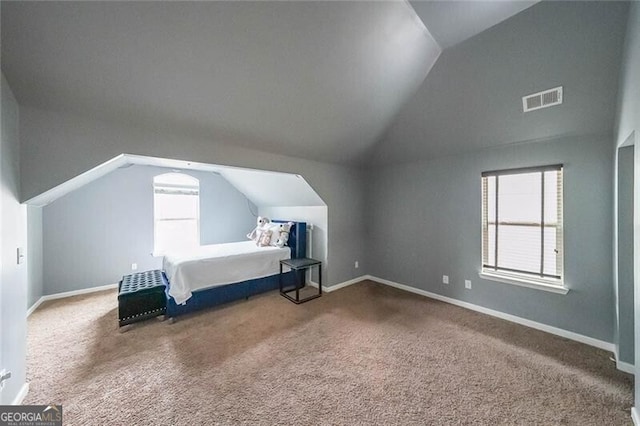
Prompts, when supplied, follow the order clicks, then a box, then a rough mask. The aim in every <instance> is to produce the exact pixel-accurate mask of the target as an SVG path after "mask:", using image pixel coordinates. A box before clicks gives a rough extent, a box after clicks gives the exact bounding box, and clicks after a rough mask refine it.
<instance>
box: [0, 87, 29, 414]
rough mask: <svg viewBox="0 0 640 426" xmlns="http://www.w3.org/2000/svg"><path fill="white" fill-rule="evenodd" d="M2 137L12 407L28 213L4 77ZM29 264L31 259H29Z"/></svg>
mask: <svg viewBox="0 0 640 426" xmlns="http://www.w3.org/2000/svg"><path fill="white" fill-rule="evenodd" d="M1 98H2V114H1V115H2V130H1V137H0V216H1V218H0V230H1V233H2V239H1V241H0V364H1V365H0V369H2V368H6V369H7V370H9V371H11V373H12V374H13V377H12V378H11V379H10V380H8V381H7V383H6V386H5V388H4V389H3V391H2V392H0V404H3V405H4V404H10V403H12V402H13V401H14V399H15V397H16V396H17V395H18V393H19V392H20V389H21V388H22V386H23V385H24V384H25V381H26V342H27V320H26V314H27V264H26V263H22V264H20V265H18V264H17V262H16V249H17V248H18V247H22V248H24V249H26V247H27V209H26V207H25V206H23V205H21V204H20V202H19V195H18V194H19V192H20V154H19V142H18V134H19V133H18V127H19V126H18V123H19V120H18V104H17V102H16V100H15V98H14V96H13V93H11V89H10V88H9V85H8V84H7V81H6V80H5V78H4V75H2V87H1ZM27 261H28V259H27Z"/></svg>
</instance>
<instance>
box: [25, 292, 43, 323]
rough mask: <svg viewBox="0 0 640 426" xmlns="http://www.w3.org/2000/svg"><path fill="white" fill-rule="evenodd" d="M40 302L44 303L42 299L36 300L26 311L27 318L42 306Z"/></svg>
mask: <svg viewBox="0 0 640 426" xmlns="http://www.w3.org/2000/svg"><path fill="white" fill-rule="evenodd" d="M42 302H44V299H43V298H42V297H41V298H40V299H38V300H36V303H34V304H33V305H31V307H30V308H29V309H27V318H29V315H31V314H32V313H33V311H35V310H36V309H38V306H40V305H42Z"/></svg>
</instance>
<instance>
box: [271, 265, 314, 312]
mask: <svg viewBox="0 0 640 426" xmlns="http://www.w3.org/2000/svg"><path fill="white" fill-rule="evenodd" d="M282 265H284V266H288V267H289V268H291V269H292V270H294V271H305V270H307V269H309V268H311V267H313V266H317V267H318V294H314V295H312V296H308V297H305V298H304V299H300V289H301V288H302V287H304V282H302V281H303V280H304V277H305V274H304V273H302V274H295V276H296V287H295V288H292V289H291V290H284V289H283V288H282ZM301 276H302V279H301ZM279 281H280V294H281V295H282V296H284V297H286V298H287V299H289V300H291V301H292V302H293V303H295V304H297V305H299V304H300V303H304V302H308V301H309V300H312V299H316V298H318V297H320V296H322V262H320V261H319V260H315V259H310V258H308V257H303V258H300V259H285V260H281V261H280V277H279ZM293 291H295V292H296V298H295V299H294V298H293V297H291V296H290V295H289V294H288V293H291V292H293Z"/></svg>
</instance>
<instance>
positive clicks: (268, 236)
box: [247, 216, 293, 248]
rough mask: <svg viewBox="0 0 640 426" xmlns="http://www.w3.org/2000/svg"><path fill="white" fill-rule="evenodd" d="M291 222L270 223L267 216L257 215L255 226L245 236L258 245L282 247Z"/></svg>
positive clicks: (284, 244)
mask: <svg viewBox="0 0 640 426" xmlns="http://www.w3.org/2000/svg"><path fill="white" fill-rule="evenodd" d="M292 226H293V222H287V223H271V221H270V220H269V218H267V217H262V216H258V220H257V221H256V227H255V228H254V229H253V231H251V232H250V233H248V234H247V238H249V239H250V240H253V241H255V242H256V245H258V246H260V247H266V246H275V247H280V248H282V247H284V246H286V245H287V242H288V241H289V234H290V232H291V227H292Z"/></svg>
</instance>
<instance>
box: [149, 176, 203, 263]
mask: <svg viewBox="0 0 640 426" xmlns="http://www.w3.org/2000/svg"><path fill="white" fill-rule="evenodd" d="M170 175H179V176H180V177H186V178H188V179H187V180H189V181H191V182H193V184H191V185H188V184H166V183H165V184H162V183H160V184H159V183H156V180H157V178H160V177H166V176H170ZM151 187H152V195H153V256H156V257H161V256H164V255H165V254H166V252H167V249H166V248H165V249H162V248H159V247H158V246H157V241H158V222H160V221H173V220H195V221H196V241H197V245H198V246H199V245H200V243H201V241H200V180H199V179H198V178H196V177H194V176H191V175H189V174H186V173H180V172H169V173H162V174H159V175H156V176H154V177H153V179H152V185H151ZM158 188H164V189H165V192H164V193H165V194H171V192H172V191H166V189H167V188H172V189H174V191H173V192H174V195H179V193H180V192H181V191H183V192H196V194H184V195H197V199H196V214H195V217H194V218H188V217H185V218H172V219H158V218H157V217H156V194H158V193H159V192H158V191H157V189H158Z"/></svg>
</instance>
